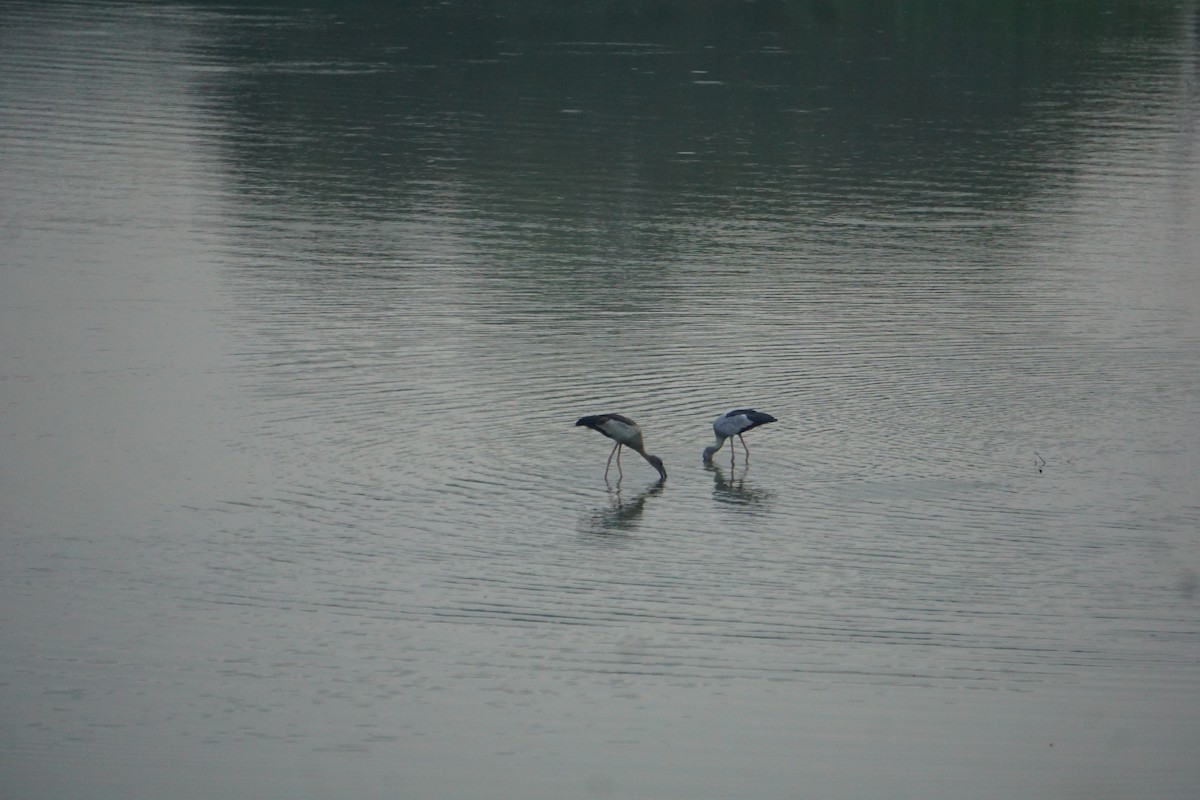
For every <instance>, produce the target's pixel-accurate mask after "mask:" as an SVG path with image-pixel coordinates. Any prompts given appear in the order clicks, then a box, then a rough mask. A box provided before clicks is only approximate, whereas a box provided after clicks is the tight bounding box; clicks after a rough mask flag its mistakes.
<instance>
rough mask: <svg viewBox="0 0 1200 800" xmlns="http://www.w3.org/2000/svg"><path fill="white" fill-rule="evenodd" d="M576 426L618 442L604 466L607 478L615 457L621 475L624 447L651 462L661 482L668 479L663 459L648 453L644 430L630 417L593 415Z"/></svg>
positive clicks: (582, 418) (583, 418) (580, 419)
mask: <svg viewBox="0 0 1200 800" xmlns="http://www.w3.org/2000/svg"><path fill="white" fill-rule="evenodd" d="M575 424H576V425H583V426H585V427H588V428H591V429H592V430H594V431H599V432H600V433H602V434H604V435H605V436H607V437H608V438H610V439H612V440H613V441H614V442H616V444H615V445H613V449H612V452H611V453H609V454H608V463H607V464H606V465H605V466H604V477H605V478H608V470H609V467H611V466H612V460H613V456H614V455H615V456H616V457H617V472H618V473H620V471H621V447H623V446H624V447H629V448H631V449H633V450H636V451H637V452H638V454H639V455H641V457H642V458H644V459H646V460H647V461H649V462H650V466H652V467H654V468H655V469H656V470H658V474H659V476H660V477H659V480H660V481H665V480H666V479H667V469H666V467H664V466H663V462H662V459H661V458H659V457H658V456H652V455H650V454H649V453H647V452H646V445H645V444H644V443H643V442H642V429H641V428H639V427H638V426H637V423H636V422H634V421H633V420H631V419H630V418H629V417H623V416H621V415H620V414H593V415H591V416H587V417H580V418H579V420H578V421H577V422H576V423H575Z"/></svg>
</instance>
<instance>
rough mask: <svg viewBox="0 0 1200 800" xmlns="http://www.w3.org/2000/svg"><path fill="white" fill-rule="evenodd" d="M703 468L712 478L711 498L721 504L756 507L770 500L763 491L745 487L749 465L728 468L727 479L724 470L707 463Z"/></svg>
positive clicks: (768, 494)
mask: <svg viewBox="0 0 1200 800" xmlns="http://www.w3.org/2000/svg"><path fill="white" fill-rule="evenodd" d="M704 468H705V469H707V470H708V471H709V472H711V473H712V476H713V498H714V499H716V500H719V501H721V502H722V503H730V504H732V505H739V506H757V505H761V504H763V503H765V502H766V501H767V500H769V499H770V498H771V493H770V492H768V491H767V490H765V489H755V488H754V487H753V486H747V485H746V474H747V473H749V472H750V467H749V465H746V466H742V467H740V468H730V470H729V477H728V478H726V477H725V470H723V469H721V467H719V466H717V465H716V464H713V463H712V462H709V463H708V464H705V465H704Z"/></svg>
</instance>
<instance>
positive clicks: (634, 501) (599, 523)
mask: <svg viewBox="0 0 1200 800" xmlns="http://www.w3.org/2000/svg"><path fill="white" fill-rule="evenodd" d="M664 486H665V484H664V483H663V482H662V481H658V482H656V483H654V484H651V485H650V486H647V487H646V488H645V489H643V490H642V491H641V492H639V493H638V494H636V495H632V496H623V495H622V493H621V484H620V482H619V481H618V482H617V484H616V485H615V486H613V485H610V486H609V489H608V499H609V502H608V505H607V506H605V507H604V508H598V509H596V510H594V511H592V512H591V514H589V515H588V526H587V527H588V530H590V531H591V532H592V533H614V532H618V533H619V532H623V531H629V530H633V529H634V528H636V527H637V525H638V521H639V520H640V519H641V518H642V513H643V512H645V510H646V502H647V501H648V500H649V499H650V498H651V497H657V496H658V495H660V494H662V493H663V488H664Z"/></svg>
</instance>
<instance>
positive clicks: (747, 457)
mask: <svg viewBox="0 0 1200 800" xmlns="http://www.w3.org/2000/svg"><path fill="white" fill-rule="evenodd" d="M738 438H739V439H741V440H742V449H743V450H745V451H746V460H747V461H749V460H750V448H749V447H746V440H745V439H742V435H741V434H740V433H739V434H738Z"/></svg>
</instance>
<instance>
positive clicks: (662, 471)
mask: <svg viewBox="0 0 1200 800" xmlns="http://www.w3.org/2000/svg"><path fill="white" fill-rule="evenodd" d="M646 460H647V461H649V462H650V466H652V467H654V468H655V469H656V470H658V474H659V476H660V477H659V480H660V481H665V480H666V479H667V468H666V467H664V466H663V460H662V459H661V458H659V457H658V456H646Z"/></svg>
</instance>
